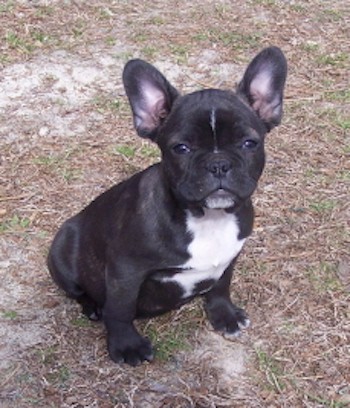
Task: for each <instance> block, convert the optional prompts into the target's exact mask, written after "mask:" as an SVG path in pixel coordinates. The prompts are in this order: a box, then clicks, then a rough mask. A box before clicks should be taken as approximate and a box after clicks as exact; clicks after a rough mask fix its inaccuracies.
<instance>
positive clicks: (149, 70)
mask: <svg viewBox="0 0 350 408" xmlns="http://www.w3.org/2000/svg"><path fill="white" fill-rule="evenodd" d="M123 82H124V88H125V92H126V94H127V96H128V98H129V102H130V106H131V109H132V113H133V117H134V126H135V129H136V131H137V133H138V135H139V136H141V137H146V138H149V139H151V140H154V139H155V138H156V136H157V130H158V128H159V125H160V124H161V123H162V122H163V121H164V119H165V118H166V117H167V116H168V114H169V113H170V110H171V107H172V105H173V102H174V100H175V99H176V98H177V97H178V92H177V90H176V89H175V88H174V87H173V86H172V85H171V84H170V83H169V82H168V81H167V79H166V78H165V77H164V76H163V75H162V74H161V73H160V72H159V71H158V70H157V69H156V68H155V67H154V66H153V65H151V64H148V63H147V62H145V61H142V60H140V59H134V60H131V61H129V62H128V63H127V64H126V65H125V68H124V72H123Z"/></svg>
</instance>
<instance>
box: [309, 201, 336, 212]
mask: <svg viewBox="0 0 350 408" xmlns="http://www.w3.org/2000/svg"><path fill="white" fill-rule="evenodd" d="M336 205H337V203H336V202H335V201H334V200H322V201H317V202H313V203H310V204H309V207H310V209H311V210H312V211H314V212H316V213H318V214H324V213H328V212H330V211H332V210H333V209H334V208H335V207H336Z"/></svg>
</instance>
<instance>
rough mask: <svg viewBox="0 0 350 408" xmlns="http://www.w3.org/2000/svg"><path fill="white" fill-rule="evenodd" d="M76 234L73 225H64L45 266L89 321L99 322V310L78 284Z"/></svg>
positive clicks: (100, 314) (100, 313)
mask: <svg viewBox="0 0 350 408" xmlns="http://www.w3.org/2000/svg"><path fill="white" fill-rule="evenodd" d="M77 241H78V234H77V233H76V230H75V228H74V224H73V225H72V224H68V223H66V224H65V225H63V227H62V228H61V229H60V230H59V231H58V233H57V235H56V237H55V239H54V241H53V243H52V246H51V248H50V252H49V255H48V258H47V266H48V268H49V271H50V274H51V276H52V278H53V280H54V281H55V282H56V284H57V285H58V286H59V287H60V288H61V289H63V290H64V291H65V292H66V295H67V296H68V297H70V298H72V299H75V300H76V301H77V302H78V303H79V304H80V305H81V306H82V312H83V314H85V315H86V316H87V317H88V318H89V319H90V320H100V319H101V316H102V311H101V308H100V307H98V305H97V303H96V302H95V301H94V300H93V299H92V298H91V297H90V296H89V295H88V294H87V293H86V292H85V290H84V289H83V288H82V287H81V285H80V284H79V279H78V276H79V274H78V272H77V259H78V242H77Z"/></svg>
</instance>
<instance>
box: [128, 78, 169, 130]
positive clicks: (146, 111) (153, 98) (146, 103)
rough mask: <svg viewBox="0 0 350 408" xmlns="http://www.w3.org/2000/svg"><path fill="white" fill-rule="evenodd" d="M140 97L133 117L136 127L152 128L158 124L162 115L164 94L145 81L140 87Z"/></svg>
mask: <svg viewBox="0 0 350 408" xmlns="http://www.w3.org/2000/svg"><path fill="white" fill-rule="evenodd" d="M141 95H142V99H141V101H140V103H139V104H138V107H137V116H136V118H135V121H136V127H138V128H139V127H141V128H143V129H148V130H152V129H155V128H156V127H157V126H158V125H159V121H160V118H161V116H162V115H164V112H163V111H164V102H165V99H164V94H163V93H162V92H161V91H160V90H159V89H157V88H156V87H154V86H152V85H151V84H149V83H145V84H143V86H142V89H141Z"/></svg>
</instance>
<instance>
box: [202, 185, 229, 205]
mask: <svg viewBox="0 0 350 408" xmlns="http://www.w3.org/2000/svg"><path fill="white" fill-rule="evenodd" d="M204 205H205V207H206V208H210V209H218V210H219V209H221V210H224V209H228V208H232V207H234V206H235V205H236V199H235V197H234V196H233V194H232V193H230V192H229V191H227V190H224V189H223V188H219V189H218V190H216V191H214V192H213V193H211V194H209V195H208V196H207V197H206V199H205V200H204Z"/></svg>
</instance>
